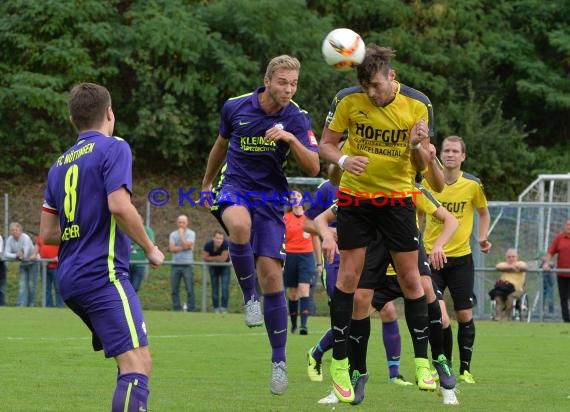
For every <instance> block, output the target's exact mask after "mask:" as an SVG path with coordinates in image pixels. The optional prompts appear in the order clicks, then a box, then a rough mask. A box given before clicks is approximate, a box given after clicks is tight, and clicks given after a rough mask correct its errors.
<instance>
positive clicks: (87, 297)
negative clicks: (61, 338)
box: [65, 276, 148, 358]
mask: <svg viewBox="0 0 570 412" xmlns="http://www.w3.org/2000/svg"><path fill="white" fill-rule="evenodd" d="M65 303H66V304H67V306H69V308H70V309H71V310H72V311H73V312H75V314H76V315H77V316H79V317H80V318H81V320H83V322H84V323H85V324H86V325H87V327H88V328H89V329H90V330H91V333H92V335H93V349H94V350H96V351H99V350H101V349H103V350H104V352H105V357H107V358H112V357H115V356H117V355H120V354H122V353H125V352H128V351H129V350H131V349H135V348H138V347H141V346H147V345H148V339H147V335H146V325H145V322H144V317H143V312H142V307H141V303H140V300H139V298H138V296H137V293H136V292H135V290H134V289H133V286H132V285H131V282H129V278H128V276H120V277H119V276H117V280H116V281H115V282H113V283H108V284H107V285H105V287H104V288H103V289H100V290H97V291H95V292H89V293H85V294H80V295H77V296H74V297H72V298H70V299H68V300H66V301H65Z"/></svg>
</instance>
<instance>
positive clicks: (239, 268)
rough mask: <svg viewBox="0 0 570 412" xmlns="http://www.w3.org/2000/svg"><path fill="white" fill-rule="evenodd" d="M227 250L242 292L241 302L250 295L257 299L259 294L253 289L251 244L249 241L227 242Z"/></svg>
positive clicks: (246, 299)
mask: <svg viewBox="0 0 570 412" xmlns="http://www.w3.org/2000/svg"><path fill="white" fill-rule="evenodd" d="M229 250H230V257H231V260H232V264H233V266H234V270H235V272H236V277H237V280H238V283H239V286H240V288H241V291H242V293H243V302H244V303H247V302H248V301H249V300H250V299H251V298H252V297H253V300H259V295H258V294H257V290H256V289H255V281H256V275H255V259H254V257H253V249H252V248H251V245H250V244H249V243H245V244H238V243H233V242H229Z"/></svg>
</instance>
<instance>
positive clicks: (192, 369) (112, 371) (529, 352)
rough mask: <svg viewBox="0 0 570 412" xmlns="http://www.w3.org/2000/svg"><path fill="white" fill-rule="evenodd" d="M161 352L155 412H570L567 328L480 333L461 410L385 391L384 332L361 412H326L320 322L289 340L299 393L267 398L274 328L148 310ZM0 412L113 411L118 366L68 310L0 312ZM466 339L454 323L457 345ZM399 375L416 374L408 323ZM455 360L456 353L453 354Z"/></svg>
mask: <svg viewBox="0 0 570 412" xmlns="http://www.w3.org/2000/svg"><path fill="white" fill-rule="evenodd" d="M146 323H147V329H148V331H149V339H150V346H151V351H152V354H153V375H152V378H151V381H150V389H151V394H150V398H149V410H150V411H155V412H173V411H332V410H335V411H342V410H346V411H349V410H352V409H353V408H355V409H354V410H359V411H413V412H417V411H439V410H442V411H443V410H448V409H450V408H452V409H454V410H463V411H490V410H500V411H521V410H528V411H565V410H570V400H569V399H567V398H566V397H567V395H569V394H570V383H569V380H568V376H569V369H570V362H569V359H570V355H569V352H570V335H569V333H570V327H569V326H568V325H567V324H562V323H542V324H541V323H530V324H526V323H514V322H513V323H494V322H490V321H480V322H477V323H476V327H477V338H476V343H475V353H474V358H473V366H472V373H473V375H474V377H475V379H476V380H477V384H476V385H465V384H464V385H459V390H460V393H459V394H458V397H459V401H460V405H459V406H444V405H442V404H441V398H440V397H438V396H437V395H436V394H434V393H427V392H420V391H419V390H418V389H417V388H416V387H394V386H390V385H388V383H387V368H386V366H385V365H386V361H385V355H384V348H383V346H382V344H381V338H380V323H379V320H378V319H377V318H376V317H374V318H373V324H372V336H371V339H370V344H369V350H368V369H369V373H370V376H371V377H370V380H369V382H368V384H367V386H366V397H365V400H364V402H363V403H362V404H361V405H359V406H356V407H355V406H351V405H344V404H343V405H318V404H317V400H318V399H319V398H320V397H322V396H325V395H326V394H327V393H328V391H329V377H330V375H329V373H328V366H329V364H330V353H329V354H327V355H325V364H324V371H325V380H324V382H322V383H315V382H310V381H309V380H308V378H307V376H306V369H305V361H306V352H307V350H308V348H309V347H310V346H312V345H313V344H314V343H315V341H316V339H318V338H319V337H320V335H321V334H322V333H323V332H324V331H325V329H326V328H327V326H328V319H327V318H326V317H315V318H311V319H310V322H309V335H308V336H299V335H292V336H291V335H289V338H288V345H287V356H288V367H289V390H288V391H287V393H286V394H285V395H283V396H273V395H271V394H270V393H269V387H268V383H269V376H270V361H269V359H270V350H269V345H268V340H267V336H266V334H265V329H264V328H255V329H248V328H247V327H245V325H244V323H243V319H242V316H241V315H239V314H229V315H219V314H213V313H207V314H203V313H172V312H164V311H147V312H146ZM0 325H1V326H0V353H1V355H0V357H1V361H0V365H1V370H2V372H1V373H0V388H1V392H0V393H1V395H0V410H2V411H9V412H19V411H21V412H30V411H54V412H65V411H70V412H71V411H73V412H81V411H85V412H87V411H107V410H109V409H110V405H111V398H112V395H113V391H114V386H115V379H116V368H115V366H114V361H113V360H112V359H107V360H105V359H104V357H103V355H102V354H101V353H100V352H97V353H95V352H93V351H92V350H91V340H90V335H89V334H88V330H87V328H86V327H85V326H84V325H83V324H82V323H81V321H80V320H79V319H78V318H77V317H76V316H75V315H74V314H73V313H71V311H69V310H68V309H40V308H29V309H25V308H9V307H5V308H0ZM456 331H457V328H456V325H455V324H454V335H455V333H456ZM400 332H401V334H402V345H403V348H402V365H401V372H402V373H403V374H404V376H406V377H407V378H408V379H412V378H413V376H414V369H413V359H412V350H411V343H410V338H409V334H408V331H407V328H406V325H405V322H403V321H400ZM454 354H455V355H456V356H457V347H454ZM456 363H458V361H456Z"/></svg>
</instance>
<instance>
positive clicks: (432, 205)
mask: <svg viewBox="0 0 570 412" xmlns="http://www.w3.org/2000/svg"><path fill="white" fill-rule="evenodd" d="M415 186H416V192H418V193H417V194H416V195H415V196H414V199H415V206H416V210H417V211H418V212H422V213H423V214H424V215H425V216H426V217H427V216H432V215H433V214H434V213H435V212H436V210H437V209H438V208H439V207H440V206H441V204H440V203H439V202H438V201H437V200H436V199H435V198H434V197H433V196H432V194H431V193H430V192H429V191H428V190H427V189H426V188H425V187H423V186H422V185H420V184H419V183H416V185H415ZM416 223H417V216H416ZM395 274H396V271H395V270H394V268H393V267H392V264H389V265H388V269H387V270H386V275H388V276H394V275H395Z"/></svg>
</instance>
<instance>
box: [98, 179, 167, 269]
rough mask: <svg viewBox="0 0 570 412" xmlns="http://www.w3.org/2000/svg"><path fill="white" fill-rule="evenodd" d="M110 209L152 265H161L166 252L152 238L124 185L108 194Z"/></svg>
mask: <svg viewBox="0 0 570 412" xmlns="http://www.w3.org/2000/svg"><path fill="white" fill-rule="evenodd" d="M107 204H108V206H109V211H110V212H111V213H112V214H113V216H114V217H115V220H116V221H117V224H118V225H119V228H121V230H122V231H123V232H124V233H125V234H126V235H127V236H128V237H130V238H131V239H132V240H133V241H134V242H136V243H137V244H139V245H140V247H141V248H142V249H143V250H144V253H145V255H146V257H147V259H148V260H149V262H150V264H151V266H153V267H155V266H159V265H161V264H162V262H163V261H164V254H163V253H162V252H161V251H160V250H159V249H158V247H157V246H155V244H154V243H153V242H152V240H150V238H149V237H148V234H147V233H146V231H145V229H144V226H143V224H142V222H141V219H140V217H139V213H138V212H137V210H136V209H135V207H134V206H133V204H132V203H131V195H130V193H129V192H128V191H127V189H125V188H124V187H121V188H120V189H117V190H115V191H114V192H112V193H109V194H108V195H107Z"/></svg>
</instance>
